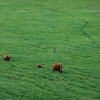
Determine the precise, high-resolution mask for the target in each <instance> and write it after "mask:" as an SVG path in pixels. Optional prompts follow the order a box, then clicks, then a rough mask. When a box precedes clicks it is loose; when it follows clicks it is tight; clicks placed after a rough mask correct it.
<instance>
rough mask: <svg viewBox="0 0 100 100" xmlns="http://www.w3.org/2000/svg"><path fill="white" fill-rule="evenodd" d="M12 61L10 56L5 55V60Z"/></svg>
mask: <svg viewBox="0 0 100 100" xmlns="http://www.w3.org/2000/svg"><path fill="white" fill-rule="evenodd" d="M10 59H11V56H9V55H4V56H3V60H7V61H9V60H10Z"/></svg>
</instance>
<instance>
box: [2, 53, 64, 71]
mask: <svg viewBox="0 0 100 100" xmlns="http://www.w3.org/2000/svg"><path fill="white" fill-rule="evenodd" d="M10 59H11V56H9V55H4V56H3V60H6V61H10ZM36 67H37V68H42V65H41V64H37V65H36ZM52 70H53V71H58V72H60V73H61V72H62V64H59V63H54V64H53V66H52Z"/></svg>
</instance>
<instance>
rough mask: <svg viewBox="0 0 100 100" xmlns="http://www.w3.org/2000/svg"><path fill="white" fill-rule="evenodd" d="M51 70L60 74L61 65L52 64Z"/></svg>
mask: <svg viewBox="0 0 100 100" xmlns="http://www.w3.org/2000/svg"><path fill="white" fill-rule="evenodd" d="M52 69H53V71H58V72H60V73H61V72H62V64H58V63H55V64H53V66H52Z"/></svg>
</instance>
